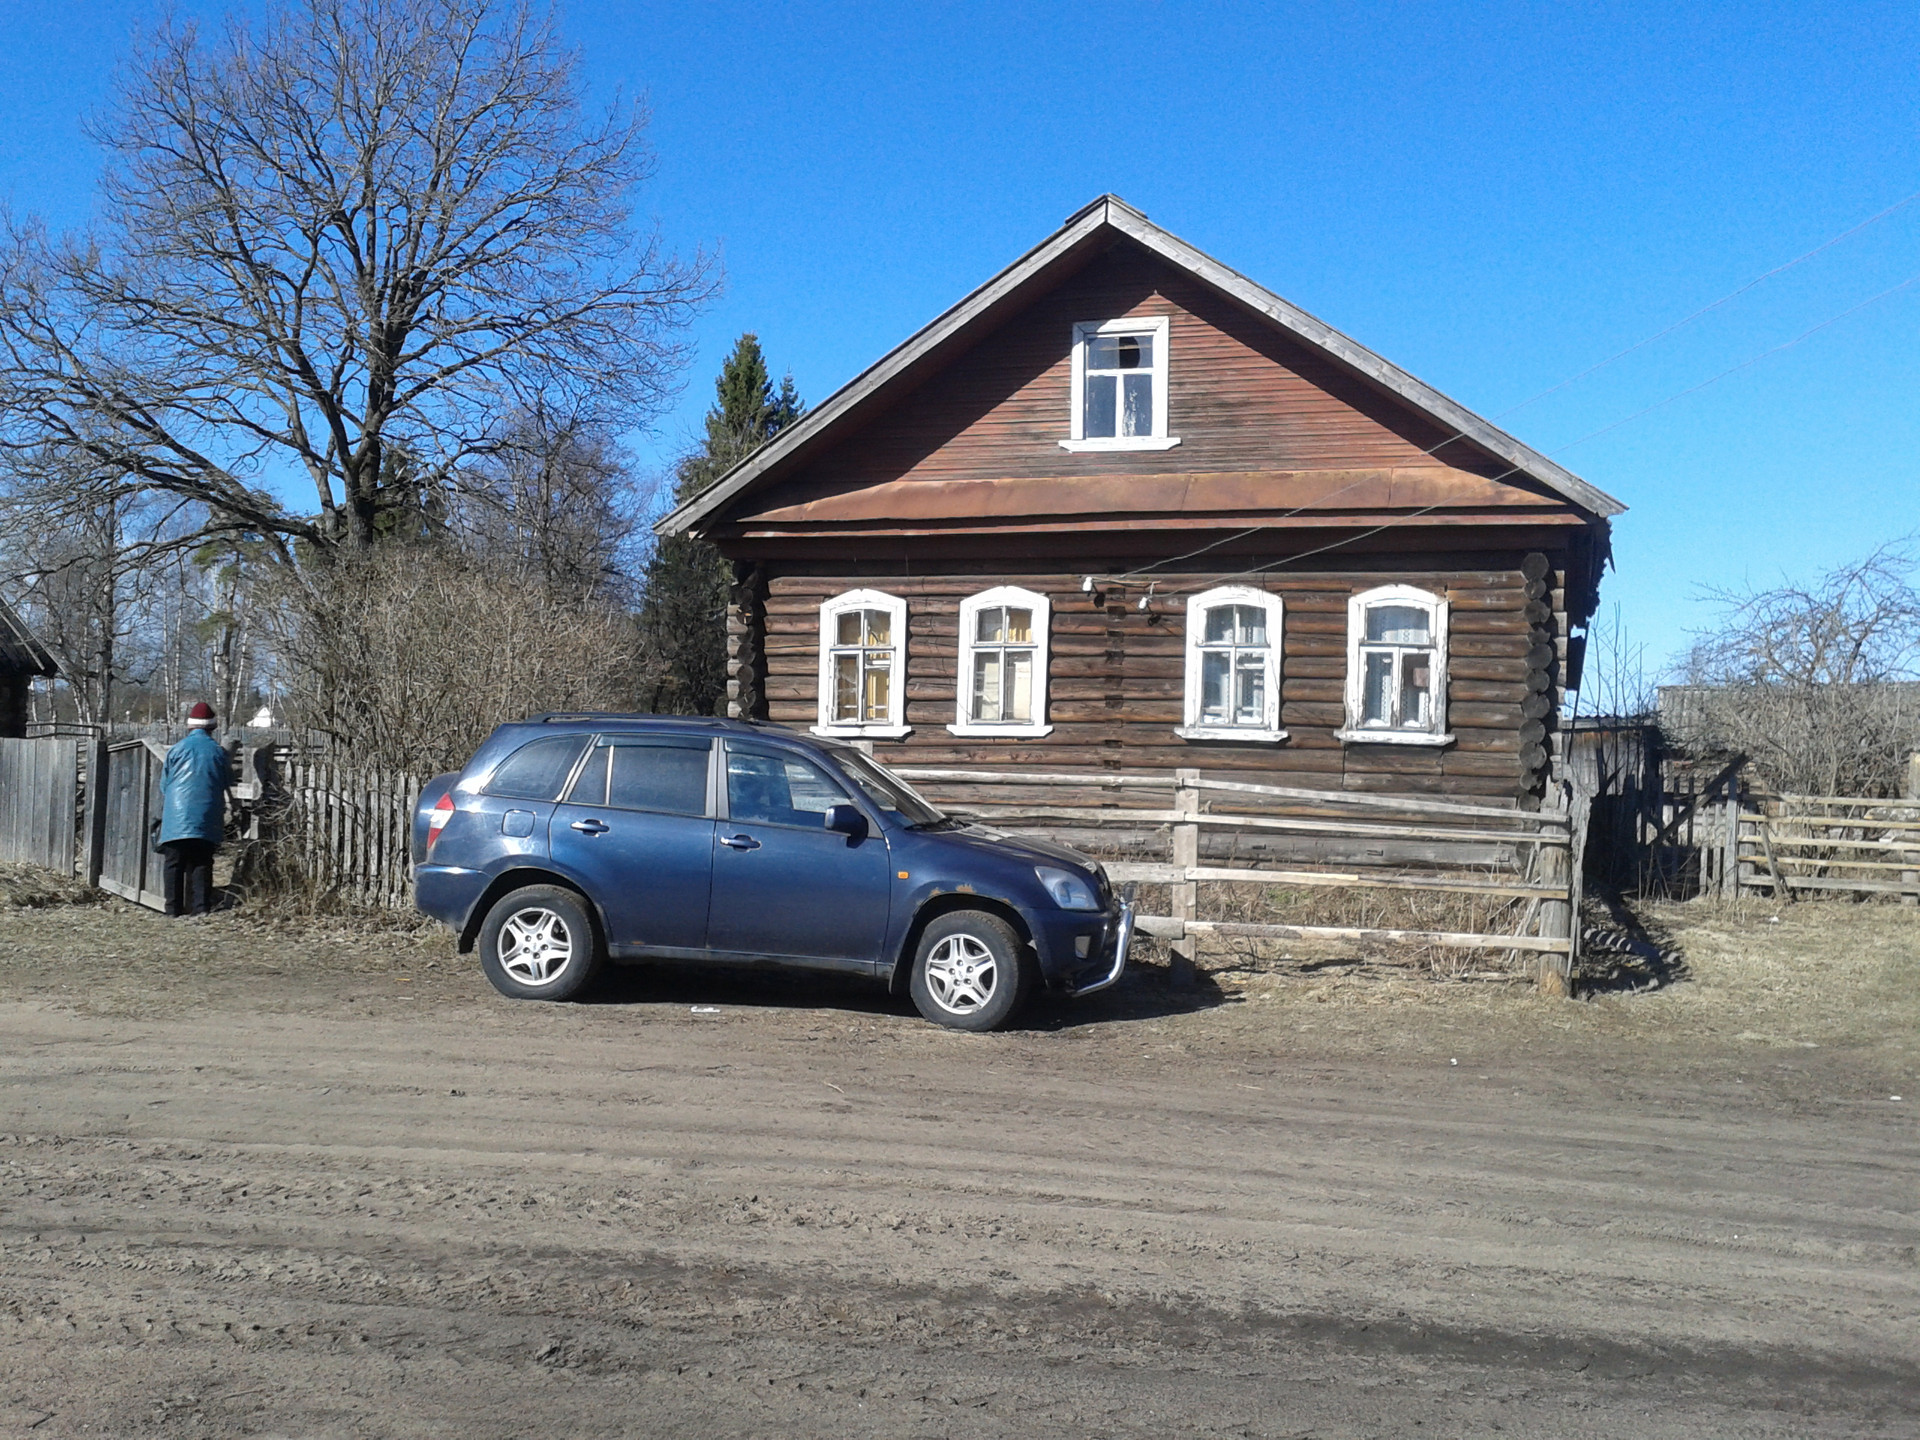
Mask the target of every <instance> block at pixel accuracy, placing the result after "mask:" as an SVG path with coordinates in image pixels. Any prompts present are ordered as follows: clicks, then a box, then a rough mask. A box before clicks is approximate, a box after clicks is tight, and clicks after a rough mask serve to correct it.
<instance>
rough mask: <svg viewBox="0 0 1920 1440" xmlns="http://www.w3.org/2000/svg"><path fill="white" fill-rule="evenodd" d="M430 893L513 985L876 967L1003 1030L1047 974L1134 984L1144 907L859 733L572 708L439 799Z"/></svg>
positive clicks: (1073, 986)
mask: <svg viewBox="0 0 1920 1440" xmlns="http://www.w3.org/2000/svg"><path fill="white" fill-rule="evenodd" d="M413 859H414V900H415V903H416V904H417V905H418V906H419V908H420V909H421V910H422V911H424V912H425V913H427V914H428V915H431V916H433V917H434V918H435V919H437V920H441V921H444V922H445V923H446V924H448V925H451V926H453V927H454V928H455V929H456V930H457V931H458V932H459V936H460V941H459V945H460V950H461V952H462V953H466V952H468V951H470V950H472V949H473V948H474V947H475V946H476V945H477V946H478V947H479V950H480V963H481V965H482V966H483V967H484V968H485V970H486V973H487V978H488V979H489V980H491V981H492V982H493V984H494V987H495V988H496V989H498V990H499V991H500V992H501V993H502V994H505V995H511V996H514V997H517V998H524V999H545V1000H564V999H568V998H571V997H573V996H576V995H578V994H580V993H581V991H582V990H583V989H585V988H586V986H587V985H588V983H589V982H590V981H591V980H592V979H593V977H594V974H595V972H596V971H597V970H598V969H599V967H600V965H601V964H602V963H603V961H605V960H606V959H609V958H610V959H613V960H617V961H618V960H649V959H664V960H712V961H721V962H728V963H747V964H753V963H772V964H777V965H788V966H801V967H806V968H810V969H815V970H834V971H841V972H845V973H851V974H855V975H870V976H873V977H875V978H876V979H880V980H884V981H886V982H887V984H888V985H889V986H890V987H891V988H892V989H893V991H894V992H895V993H896V994H898V993H902V992H905V993H909V994H911V995H912V997H913V1002H914V1004H915V1005H916V1006H918V1007H919V1010H920V1013H921V1014H922V1015H924V1016H926V1017H927V1019H929V1020H932V1021H934V1022H935V1023H937V1024H940V1025H948V1026H952V1027H954V1028H956V1029H961V1030H992V1029H994V1028H995V1027H997V1026H1000V1025H1003V1024H1005V1023H1006V1022H1007V1021H1008V1020H1009V1019H1010V1018H1012V1016H1013V1015H1014V1013H1015V1012H1016V1011H1017V1010H1019V1008H1020V1006H1021V1004H1022V1002H1023V1001H1024V1000H1025V999H1026V998H1027V996H1028V994H1029V993H1030V992H1031V991H1032V990H1033V988H1034V987H1035V986H1037V985H1038V986H1044V987H1045V988H1046V989H1048V990H1049V991H1052V992H1054V993H1056V994H1060V995H1085V994H1088V993H1090V992H1092V991H1095V990H1102V989H1105V988H1106V987H1107V986H1109V985H1111V984H1113V983H1114V982H1115V981H1116V980H1118V979H1119V978H1120V974H1121V971H1122V970H1123V969H1124V968H1125V967H1126V963H1127V947H1128V942H1129V941H1130V940H1131V938H1132V935H1133V906H1132V904H1131V902H1130V901H1129V900H1127V899H1125V898H1122V897H1120V896H1116V895H1115V894H1114V892H1113V889H1112V887H1111V886H1110V885H1109V884H1108V883H1107V875H1106V871H1105V870H1104V869H1103V868H1102V867H1101V866H1100V865H1099V864H1098V863H1096V862H1095V861H1093V860H1090V859H1088V858H1087V857H1086V856H1084V855H1082V854H1080V853H1079V852H1078V851H1076V850H1070V849H1068V848H1067V847H1066V846H1064V845H1055V844H1052V843H1051V842H1048V841H1045V840H1038V839H1016V838H1014V837H1012V836H1008V835H1002V834H998V833H996V832H995V831H992V830H987V829H984V828H982V827H980V826H978V825H971V824H965V823H962V822H961V821H959V820H956V819H953V818H951V817H949V816H947V815H944V814H942V813H941V812H940V811H939V810H937V809H935V808H934V807H933V806H932V805H929V804H928V803H927V802H926V801H925V800H923V799H922V798H921V797H920V796H918V795H916V794H915V793H914V792H913V789H912V788H911V787H910V786H908V785H907V784H906V783H905V782H903V781H902V780H900V779H899V778H898V777H897V776H895V775H893V774H891V773H890V772H889V771H887V770H886V769H885V768H883V767H882V766H880V765H878V764H876V763H874V761H873V760H872V759H870V758H869V757H868V756H866V755H865V754H863V753H861V752H860V751H859V750H856V749H854V748H853V747H852V746H849V745H843V744H839V743H836V742H834V741H831V740H823V739H818V738H815V737H813V736H809V735H802V734H799V733H798V732H796V731H792V730H788V729H784V728H781V727H778V726H771V725H757V724H750V723H746V722H743V721H737V720H701V719H691V718H679V717H672V716H654V715H598V714H554V715H543V716H538V717H536V718H534V719H532V720H528V721H525V722H523V723H520V724H514V725H502V726H501V727H500V728H499V729H498V730H496V731H494V732H493V734H492V735H491V736H489V737H488V738H487V740H486V742H485V743H484V744H483V745H481V747H480V749H479V750H478V752H476V753H475V755H474V757H473V759H472V760H471V761H469V762H468V764H467V768H466V769H465V770H463V771H461V772H460V773H459V774H457V775H442V776H439V777H437V778H436V779H434V780H433V781H431V782H429V784H428V785H427V787H426V789H425V790H423V791H422V792H421V795H420V799H419V802H418V804H417V805H416V807H415V810H414V823H413Z"/></svg>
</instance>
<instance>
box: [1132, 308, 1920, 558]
mask: <svg viewBox="0 0 1920 1440" xmlns="http://www.w3.org/2000/svg"><path fill="white" fill-rule="evenodd" d="M1916 282H1920V275H1909V276H1908V277H1907V278H1906V279H1905V280H1902V281H1901V282H1900V283H1899V284H1898V285H1890V286H1888V287H1887V288H1886V289H1885V290H1882V291H1881V292H1880V293H1879V294H1877V295H1870V296H1868V297H1867V298H1866V299H1865V300H1862V301H1860V302H1859V303H1858V304H1855V305H1850V306H1848V307H1847V308H1846V309H1845V310H1842V311H1841V312H1840V313H1839V314H1838V315H1832V316H1829V317H1828V318H1827V319H1825V320H1822V321H1821V322H1820V323H1819V324H1818V325H1813V326H1809V327H1808V328H1807V329H1805V330H1802V331H1801V332H1800V333H1799V334H1798V335H1796V336H1794V337H1793V338H1792V339H1791V340H1783V341H1781V342H1780V343H1779V344H1778V345H1774V346H1771V347H1770V348H1768V349H1766V350H1762V351H1761V352H1760V353H1759V354H1757V355H1752V356H1749V357H1748V358H1747V359H1745V360H1742V361H1741V362H1740V363H1739V364H1738V365H1732V366H1729V367H1728V368H1727V369H1725V370H1722V371H1721V372H1720V373H1719V374H1718V375H1714V376H1712V377H1710V378H1708V379H1706V380H1702V381H1700V382H1699V383H1698V384H1696V385H1689V386H1687V387H1686V389H1684V390H1677V391H1675V392H1674V393H1673V394H1671V395H1669V396H1667V397H1666V398H1664V399H1661V400H1656V401H1655V402H1654V403H1653V404H1651V405H1648V406H1645V407H1643V408H1641V409H1639V410H1636V411H1634V412H1633V413H1632V414H1631V415H1626V416H1623V417H1622V418H1620V419H1618V420H1615V421H1614V422H1612V423H1611V424H1609V425H1603V426H1601V427H1600V428H1599V429H1598V430H1594V431H1590V432H1589V433H1587V434H1585V435H1582V436H1581V437H1580V438H1579V439H1577V440H1569V441H1568V442H1567V443H1566V444H1565V445H1562V446H1560V447H1559V449H1557V450H1553V451H1551V452H1549V453H1550V454H1553V455H1560V454H1564V453H1565V452H1566V451H1568V450H1571V449H1572V448H1573V447H1574V446H1576V445H1584V444H1585V443H1586V442H1587V441H1589V440H1593V439H1597V438H1598V437H1599V436H1602V435H1605V434H1607V433H1608V432H1609V431H1612V430H1617V429H1619V428H1620V427H1621V426H1622V425H1626V424H1628V423H1630V422H1632V421H1634V420H1638V419H1639V418H1640V417H1641V416H1643V415H1650V414H1652V413H1653V412H1654V411H1655V410H1658V409H1660V408H1661V407H1662V406H1665V405H1671V404H1673V403H1674V402H1675V401H1676V400H1683V399H1685V398H1686V397H1687V396H1689V395H1697V394H1698V393H1699V392H1700V391H1702V390H1705V389H1707V388H1708V387H1709V386H1711V385H1717V384H1719V382H1720V381H1722V380H1725V379H1726V378H1727V377H1728V376H1729V375H1737V374H1739V373H1740V372H1741V371H1742V370H1746V369H1750V368H1751V367H1753V366H1755V365H1758V364H1759V363H1760V362H1761V361H1762V360H1766V359H1769V358H1771V357H1772V356H1775V355H1778V354H1779V353H1780V352H1781V351H1783V350H1791V349H1792V348H1793V347H1794V346H1796V345H1798V344H1799V343H1800V342H1801V341H1803V340H1805V339H1807V338H1809V337H1810V336H1813V335H1817V334H1819V333H1820V332H1821V331H1822V330H1825V329H1827V328H1828V327H1829V326H1832V325H1837V324H1839V323H1840V322H1841V321H1842V320H1845V319H1846V318H1847V317H1848V316H1850V315H1856V314H1858V313H1859V312H1860V311H1862V310H1865V309H1866V308H1867V307H1868V306H1870V305H1875V304H1878V303H1879V302H1880V301H1882V300H1884V299H1886V298H1887V297H1888V296H1889V295H1896V294H1898V293H1899V292H1900V291H1902V290H1905V289H1906V288H1907V287H1908V286H1910V285H1913V284H1915V283H1916ZM1521 469H1522V467H1521V466H1518V465H1515V466H1512V467H1510V468H1509V469H1506V470H1503V471H1501V472H1500V473H1499V474H1498V475H1493V476H1489V477H1488V478H1489V479H1491V480H1494V481H1500V480H1505V479H1506V478H1507V477H1508V476H1509V475H1517V474H1519V473H1520V471H1521ZM1341 488H1342V489H1351V488H1352V487H1351V486H1342V487H1341ZM1331 493H1332V494H1336V495H1337V494H1339V493H1340V492H1339V491H1337V490H1336V491H1333V492H1331ZM1322 498H1326V497H1322ZM1302 508H1304V507H1302ZM1440 508H1441V507H1440V506H1439V505H1438V504H1434V505H1427V506H1424V507H1422V508H1421V509H1418V510H1413V511H1409V512H1408V513H1407V514H1405V515H1396V516H1394V517H1392V518H1391V519H1389V520H1384V521H1382V522H1381V523H1380V524H1378V525H1375V526H1373V527H1372V528H1371V529H1367V530H1362V531H1360V532H1358V533H1357V534H1353V535H1348V536H1345V537H1344V538H1342V539H1339V540H1334V541H1330V542H1328V543H1327V544H1325V545H1320V546H1316V547H1315V548H1314V549H1312V550H1306V551H1302V552H1301V553H1300V554H1298V555H1288V556H1285V557H1283V558H1281V559H1279V560H1274V561H1270V562H1268V563H1267V564H1265V565H1256V566H1254V567H1253V568H1252V569H1250V570H1242V571H1240V572H1239V573H1238V574H1234V575H1227V576H1222V577H1217V578H1215V579H1213V580H1211V581H1209V582H1208V585H1207V587H1205V588H1212V586H1214V585H1223V584H1227V583H1229V582H1231V581H1234V580H1244V579H1248V578H1249V577H1251V576H1254V575H1264V574H1266V573H1268V572H1269V571H1273V570H1278V569H1279V568H1280V567H1281V566H1282V565H1292V564H1295V563H1296V562H1298V561H1301V560H1307V559H1311V558H1312V557H1313V556H1315V555H1324V554H1326V553H1327V552H1328V551H1330V550H1338V549H1340V548H1341V547H1342V546H1345V545H1351V544H1353V543H1355V542H1356V541H1359V540H1365V539H1368V538H1369V537H1371V536H1374V535H1378V534H1379V533H1380V532H1381V531H1382V530H1390V529H1392V528H1393V527H1394V526H1395V525H1404V524H1407V523H1408V522H1409V521H1413V520H1418V519H1419V518H1420V517H1421V516H1422V515H1430V514H1432V513H1433V512H1434V511H1435V510H1438V509H1440ZM1299 513H1300V511H1299V510H1294V511H1291V512H1289V514H1290V515H1297V514H1299ZM1286 518H1288V516H1285V515H1283V516H1278V517H1276V519H1286ZM1270 528H1271V525H1258V526H1254V527H1253V529H1250V530H1245V531H1242V532H1241V535H1250V534H1252V533H1254V530H1265V529H1270ZM1229 538H1237V537H1229ZM1222 543H1224V542H1222ZM1207 548H1212V547H1207ZM1196 553H1198V552H1196ZM1161 563H1167V562H1161ZM1132 573H1134V574H1138V573H1140V572H1138V571H1135V572H1132ZM1199 588H1202V587H1199V586H1193V585H1189V586H1186V587H1185V588H1184V589H1175V590H1171V591H1169V592H1168V593H1169V594H1172V595H1181V594H1188V593H1191V592H1192V591H1194V590H1196V589H1199Z"/></svg>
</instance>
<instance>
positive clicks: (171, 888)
mask: <svg viewBox="0 0 1920 1440" xmlns="http://www.w3.org/2000/svg"><path fill="white" fill-rule="evenodd" d="M213 725H214V718H213V709H212V707H211V706H209V705H208V704H207V702H206V701H204V700H200V701H196V702H195V703H194V707H193V709H191V710H189V711H188V712H187V734H186V738H185V739H183V740H182V741H181V742H180V743H179V744H177V745H175V746H174V747H173V748H172V749H171V750H169V751H167V759H166V763H165V764H164V765H162V766H161V768H160V796H161V801H162V804H161V810H160V842H159V846H160V853H161V854H162V855H163V856H165V857H166V864H165V866H164V870H163V873H164V876H165V880H164V885H165V891H166V901H167V914H169V915H204V914H206V913H207V909H208V906H209V904H210V903H211V901H212V899H213V853H214V851H216V850H218V849H219V848H220V841H221V838H222V836H223V834H224V832H225V827H226V818H227V787H228V786H229V785H231V784H232V783H233V776H232V767H231V766H230V765H229V764H228V762H227V752H226V751H224V750H222V749H221V748H220V745H219V743H218V742H217V741H216V740H215V739H214V738H213Z"/></svg>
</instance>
